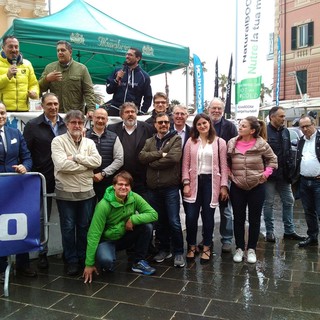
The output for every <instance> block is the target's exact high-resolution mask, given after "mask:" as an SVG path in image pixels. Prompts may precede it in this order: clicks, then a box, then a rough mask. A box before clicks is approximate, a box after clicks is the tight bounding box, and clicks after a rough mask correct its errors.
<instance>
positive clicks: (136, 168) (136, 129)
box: [108, 102, 154, 199]
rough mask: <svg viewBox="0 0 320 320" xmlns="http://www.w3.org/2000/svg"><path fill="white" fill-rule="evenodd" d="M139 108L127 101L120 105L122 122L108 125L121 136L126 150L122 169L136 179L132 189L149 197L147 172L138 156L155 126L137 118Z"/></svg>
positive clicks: (145, 197)
mask: <svg viewBox="0 0 320 320" xmlns="http://www.w3.org/2000/svg"><path fill="white" fill-rule="evenodd" d="M137 114H138V108H137V107H136V105H135V104H134V103H133V102H125V103H124V104H123V105H122V106H121V107H120V117H121V119H122V121H121V122H118V123H115V124H111V125H108V130H110V131H112V132H115V133H116V134H117V136H118V137H119V139H120V141H121V143H122V146H123V150H124V163H123V166H122V168H121V169H122V170H125V171H128V172H129V173H130V174H131V175H132V177H133V181H134V185H133V188H132V191H134V192H136V193H138V194H140V195H141V196H142V197H143V198H144V199H147V185H146V172H147V168H146V166H145V165H143V164H141V163H140V161H139V159H138V156H139V153H140V151H141V150H142V148H143V146H144V144H145V142H146V140H147V139H148V138H150V137H152V134H153V130H154V129H153V126H151V125H149V124H148V123H145V122H143V121H138V120H137Z"/></svg>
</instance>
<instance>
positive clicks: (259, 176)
mask: <svg viewBox="0 0 320 320" xmlns="http://www.w3.org/2000/svg"><path fill="white" fill-rule="evenodd" d="M266 132H267V131H266V124H265V123H264V122H263V121H261V120H258V119H257V118H256V117H253V116H250V117H247V118H245V119H243V120H241V122H240V125H239V135H238V136H237V137H234V138H232V139H231V140H229V142H228V150H227V156H228V166H229V169H230V179H231V181H232V182H231V187H230V200H231V204H232V208H233V216H234V219H233V223H234V237H235V241H236V252H235V254H234V256H233V261H234V262H241V261H242V260H243V256H244V251H245V222H246V213H247V212H246V209H247V206H248V220H249V237H248V244H247V249H248V252H247V262H249V263H256V261H257V257H256V253H255V249H256V245H257V242H258V238H259V232H260V218H261V212H262V207H263V202H264V198H265V185H264V183H265V182H266V181H267V179H268V177H269V176H270V175H271V173H272V170H273V169H276V168H277V167H278V162H277V156H276V155H275V154H274V153H273V151H272V149H271V147H270V146H269V144H268V143H267V142H266V140H265V139H266V136H267V134H266Z"/></svg>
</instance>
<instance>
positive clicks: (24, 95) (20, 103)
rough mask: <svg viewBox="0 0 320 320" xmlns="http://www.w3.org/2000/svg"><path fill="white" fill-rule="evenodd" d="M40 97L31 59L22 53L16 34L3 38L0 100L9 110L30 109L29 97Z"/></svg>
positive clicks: (0, 59)
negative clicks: (24, 56)
mask: <svg viewBox="0 0 320 320" xmlns="http://www.w3.org/2000/svg"><path fill="white" fill-rule="evenodd" d="M38 97H39V85H38V81H37V78H36V75H35V73H34V70H33V67H32V64H31V62H30V61H28V60H26V59H24V58H23V57H22V54H21V53H20V48H19V41H18V39H17V38H15V37H14V36H6V37H4V38H3V40H2V50H1V53H0V100H2V101H3V103H4V104H5V105H6V106H7V111H9V112H10V111H11V112H14V111H29V105H28V98H31V99H37V98H38Z"/></svg>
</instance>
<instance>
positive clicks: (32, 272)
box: [16, 267, 37, 278]
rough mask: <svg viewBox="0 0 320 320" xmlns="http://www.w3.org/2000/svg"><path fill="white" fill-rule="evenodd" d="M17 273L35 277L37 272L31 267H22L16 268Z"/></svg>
mask: <svg viewBox="0 0 320 320" xmlns="http://www.w3.org/2000/svg"><path fill="white" fill-rule="evenodd" d="M16 271H17V275H19V276H23V277H28V278H35V277H36V276H37V272H36V271H35V270H33V269H31V268H30V267H29V268H22V269H16Z"/></svg>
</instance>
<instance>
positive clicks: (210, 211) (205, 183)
mask: <svg viewBox="0 0 320 320" xmlns="http://www.w3.org/2000/svg"><path fill="white" fill-rule="evenodd" d="M211 197H212V177H211V174H200V175H199V176H198V192H197V198H196V201H195V202H194V203H189V202H185V203H184V207H185V210H186V226H187V243H188V245H190V246H194V245H196V244H197V232H198V220H199V214H200V209H201V219H202V236H203V244H204V245H205V246H211V242H212V237H213V229H214V212H215V208H211V207H210V202H211Z"/></svg>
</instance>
